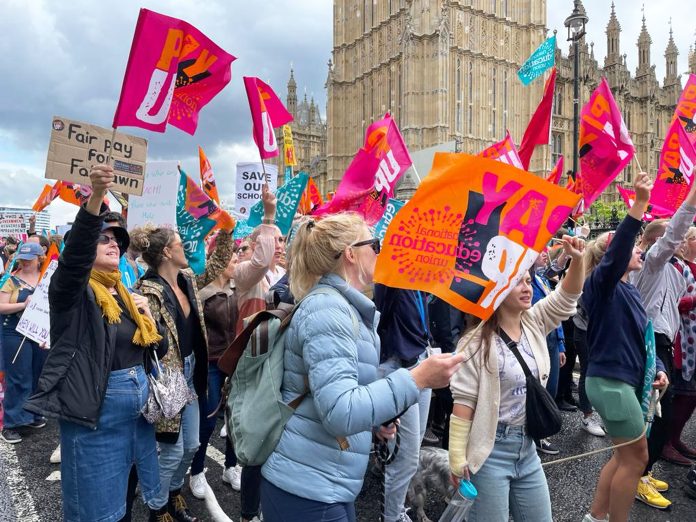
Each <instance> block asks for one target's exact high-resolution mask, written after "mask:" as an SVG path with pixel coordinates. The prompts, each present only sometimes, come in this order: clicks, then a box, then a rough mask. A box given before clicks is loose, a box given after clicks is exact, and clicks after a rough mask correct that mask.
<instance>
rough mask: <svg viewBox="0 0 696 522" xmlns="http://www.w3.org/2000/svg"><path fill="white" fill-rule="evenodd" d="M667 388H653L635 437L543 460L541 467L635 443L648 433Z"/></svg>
mask: <svg viewBox="0 0 696 522" xmlns="http://www.w3.org/2000/svg"><path fill="white" fill-rule="evenodd" d="M666 391H667V390H666V389H664V390H655V392H657V393H653V394H652V397H651V398H650V405H649V406H648V415H647V419H646V421H645V426H644V427H643V432H642V433H641V434H640V435H638V436H637V437H636V438H635V439H632V440H629V441H627V442H622V443H621V444H614V445H611V446H609V447H608V448H600V449H596V450H593V451H588V452H586V453H580V454H578V455H571V456H570V457H564V458H562V459H556V460H551V461H549V462H544V463H542V465H541V467H542V468H545V467H547V466H553V465H554V464H561V463H563V462H570V461H572V460H579V459H582V458H585V457H589V456H590V455H597V454H599V453H604V452H605V451H611V450H614V449H616V448H621V447H623V446H629V445H631V444H635V443H636V442H638V441H639V440H641V439H642V438H643V437H645V436H646V434H647V433H648V429H649V428H650V425H651V424H652V423H653V420H654V417H655V409H656V408H657V403H658V402H660V399H662V396H663V395H664V394H665V392H666Z"/></svg>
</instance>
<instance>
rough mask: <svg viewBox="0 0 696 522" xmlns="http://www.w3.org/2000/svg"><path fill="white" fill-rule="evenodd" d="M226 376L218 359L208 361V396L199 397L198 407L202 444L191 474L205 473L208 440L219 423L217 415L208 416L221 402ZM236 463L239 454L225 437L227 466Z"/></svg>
mask: <svg viewBox="0 0 696 522" xmlns="http://www.w3.org/2000/svg"><path fill="white" fill-rule="evenodd" d="M225 377H226V376H225V374H224V373H222V372H221V371H220V369H219V368H218V365H217V362H216V361H215V362H213V361H211V362H209V363H208V398H207V400H206V399H205V398H204V397H198V407H199V408H200V410H201V415H200V432H199V439H200V443H201V445H200V447H199V448H198V451H197V452H196V456H195V457H193V462H191V475H198V474H199V473H203V469H204V467H205V453H206V451H207V450H208V442H209V441H210V437H211V436H212V434H213V432H214V431H215V425H216V424H217V415H214V416H213V417H210V418H209V417H208V416H209V415H210V414H211V413H213V412H214V411H215V408H217V406H218V404H219V402H220V397H221V396H222V385H223V384H224V382H225ZM236 465H237V455H235V453H234V448H233V447H232V443H231V442H230V438H229V437H225V468H231V467H232V466H236Z"/></svg>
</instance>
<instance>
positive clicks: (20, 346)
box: [12, 336, 27, 364]
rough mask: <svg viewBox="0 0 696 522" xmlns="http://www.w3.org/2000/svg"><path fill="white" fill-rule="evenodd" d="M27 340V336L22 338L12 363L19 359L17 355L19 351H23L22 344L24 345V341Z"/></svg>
mask: <svg viewBox="0 0 696 522" xmlns="http://www.w3.org/2000/svg"><path fill="white" fill-rule="evenodd" d="M26 340H27V338H26V336H25V337H24V339H22V342H21V343H20V345H19V348H17V353H15V356H14V359H12V364H14V363H15V361H16V360H17V357H19V352H21V351H22V346H24V341H26Z"/></svg>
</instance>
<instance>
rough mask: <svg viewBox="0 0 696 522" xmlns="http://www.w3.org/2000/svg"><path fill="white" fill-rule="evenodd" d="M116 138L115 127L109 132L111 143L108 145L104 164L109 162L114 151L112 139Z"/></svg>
mask: <svg viewBox="0 0 696 522" xmlns="http://www.w3.org/2000/svg"><path fill="white" fill-rule="evenodd" d="M115 139H116V127H114V128H113V131H112V132H111V145H110V146H109V155H108V156H107V157H106V164H107V165H109V164H110V163H111V157H112V156H113V152H114V140H115Z"/></svg>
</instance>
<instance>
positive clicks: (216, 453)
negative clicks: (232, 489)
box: [206, 444, 225, 469]
mask: <svg viewBox="0 0 696 522" xmlns="http://www.w3.org/2000/svg"><path fill="white" fill-rule="evenodd" d="M206 455H207V456H208V457H210V458H211V459H213V460H214V461H215V462H217V463H218V464H220V466H222V468H223V469H224V468H225V454H224V453H222V452H221V451H220V450H219V449H217V448H215V447H214V446H212V445H210V444H208V451H206Z"/></svg>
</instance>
